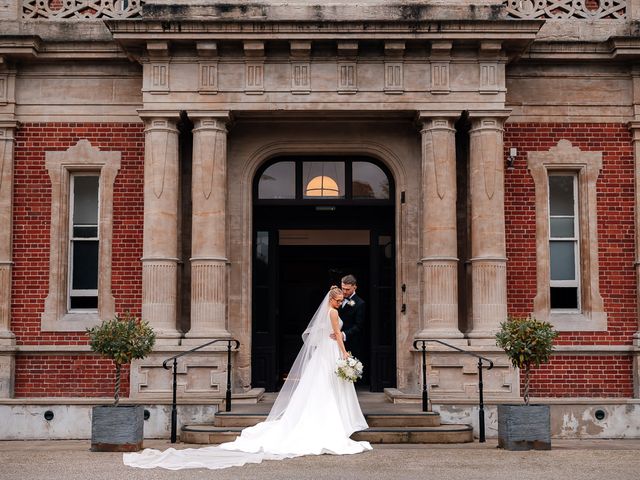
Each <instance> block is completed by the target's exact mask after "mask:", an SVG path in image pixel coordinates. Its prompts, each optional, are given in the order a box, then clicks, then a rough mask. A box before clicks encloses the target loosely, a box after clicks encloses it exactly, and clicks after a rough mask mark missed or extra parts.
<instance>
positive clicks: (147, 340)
mask: <svg viewBox="0 0 640 480" xmlns="http://www.w3.org/2000/svg"><path fill="white" fill-rule="evenodd" d="M87 334H88V335H89V339H90V343H89V344H90V346H91V350H93V351H94V352H96V353H99V354H101V355H104V356H105V357H107V358H110V359H111V360H113V361H114V362H115V363H116V364H119V365H123V364H126V363H130V362H131V360H133V359H141V358H144V357H146V356H147V355H148V354H149V353H151V350H152V349H153V345H154V344H155V341H156V334H155V333H154V332H153V329H152V328H151V327H150V326H149V323H148V322H145V321H141V320H140V319H138V318H136V317H135V316H133V315H132V314H131V313H129V312H127V313H125V314H124V315H122V316H120V315H116V316H115V317H114V318H113V319H112V320H105V321H104V322H102V325H100V326H97V327H93V328H90V329H87Z"/></svg>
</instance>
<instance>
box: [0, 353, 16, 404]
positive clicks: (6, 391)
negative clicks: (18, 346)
mask: <svg viewBox="0 0 640 480" xmlns="http://www.w3.org/2000/svg"><path fill="white" fill-rule="evenodd" d="M15 371H16V357H15V352H2V353H0V398H13V395H14V390H13V387H14V383H15Z"/></svg>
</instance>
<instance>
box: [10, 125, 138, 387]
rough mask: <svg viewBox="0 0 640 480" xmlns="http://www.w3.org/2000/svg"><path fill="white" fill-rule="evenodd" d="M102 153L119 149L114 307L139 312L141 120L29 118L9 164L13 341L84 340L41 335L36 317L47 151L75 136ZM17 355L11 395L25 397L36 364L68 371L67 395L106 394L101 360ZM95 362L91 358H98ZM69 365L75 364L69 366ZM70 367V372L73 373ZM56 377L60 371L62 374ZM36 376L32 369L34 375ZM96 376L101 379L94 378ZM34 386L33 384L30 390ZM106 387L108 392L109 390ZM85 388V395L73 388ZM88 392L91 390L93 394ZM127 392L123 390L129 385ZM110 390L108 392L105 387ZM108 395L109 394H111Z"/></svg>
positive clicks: (42, 271) (44, 273) (45, 256)
mask: <svg viewBox="0 0 640 480" xmlns="http://www.w3.org/2000/svg"><path fill="white" fill-rule="evenodd" d="M84 138H86V139H88V140H89V142H91V145H92V146H94V147H97V148H99V149H100V150H102V151H119V152H121V154H122V157H121V167H120V171H119V173H118V176H117V177H116V180H115V184H114V198H113V258H112V284H111V285H112V292H113V295H114V297H115V300H116V311H118V312H122V311H124V310H131V311H132V312H133V313H135V314H137V315H139V314H140V306H141V286H142V267H141V264H140V257H141V256H142V231H143V204H144V197H143V181H144V180H143V179H144V176H143V172H144V170H143V169H144V133H143V125H142V124H141V123H122V124H110V123H27V124H22V125H21V127H20V129H19V130H18V131H17V133H16V146H15V163H14V208H13V221H14V232H13V261H14V266H13V283H12V299H11V300H12V303H11V318H12V323H11V329H12V331H13V332H14V333H15V335H16V341H17V343H18V345H85V344H87V338H86V335H85V334H84V333H82V332H45V333H43V332H41V331H40V315H41V313H42V311H43V310H44V300H45V298H46V297H47V293H48V283H49V241H50V230H49V228H50V222H51V208H50V205H51V182H50V179H49V176H48V173H47V170H46V167H45V152H47V151H65V150H67V149H68V148H70V147H72V146H74V145H75V144H76V143H77V142H78V140H80V139H84ZM38 358H39V359H40V362H39V361H36V360H35V357H33V358H32V357H30V356H24V355H19V356H18V358H17V360H16V395H22V396H28V395H29V390H30V388H31V387H28V385H35V384H36V383H38V382H34V381H33V380H32V375H30V373H29V372H32V371H35V370H38V368H39V367H38V365H39V364H40V363H42V364H44V365H47V366H48V367H47V368H49V369H50V370H51V371H54V370H55V369H56V368H55V366H56V365H57V366H58V367H57V368H58V369H59V370H60V372H65V373H64V374H68V373H69V372H70V371H73V375H74V379H73V382H75V384H74V385H75V386H73V387H70V389H69V391H68V392H67V395H69V396H73V395H76V394H78V395H80V394H82V395H89V396H92V395H104V394H105V390H104V388H102V389H100V388H98V387H97V386H96V380H95V378H96V377H95V375H96V374H97V373H96V372H98V371H101V372H102V373H100V375H106V374H107V373H106V372H109V371H111V370H112V366H111V365H109V363H108V362H107V363H105V361H102V363H101V362H100V361H96V359H92V360H87V362H88V363H86V365H87V370H86V371H84V370H83V365H85V363H84V362H85V361H84V360H83V355H75V356H70V357H67V356H50V357H48V356H38ZM96 362H97V363H96ZM71 365H72V366H73V367H71ZM74 369H75V370H74ZM61 375H62V373H61ZM33 377H34V378H37V377H38V374H35V373H34V374H33ZM97 378H101V377H97ZM59 383H60V385H61V386H57V387H56V386H55V385H56V384H57V383H56V382H47V383H44V384H45V385H48V387H47V389H46V390H45V391H42V389H41V388H42V387H38V388H39V389H40V390H38V392H37V396H43V395H44V396H48V395H54V396H55V395H57V394H58V393H56V392H64V389H63V387H62V386H63V385H66V384H67V383H65V382H64V381H61V382H59ZM33 388H35V387H33ZM110 389H111V387H109V388H108V389H107V391H109V390H110ZM78 392H84V393H78ZM92 392H93V393H92ZM127 392H128V389H127ZM107 393H108V392H107ZM109 395H110V393H109Z"/></svg>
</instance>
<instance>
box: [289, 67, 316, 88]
mask: <svg viewBox="0 0 640 480" xmlns="http://www.w3.org/2000/svg"><path fill="white" fill-rule="evenodd" d="M291 93H293V94H296V95H306V94H308V93H311V63H310V62H291Z"/></svg>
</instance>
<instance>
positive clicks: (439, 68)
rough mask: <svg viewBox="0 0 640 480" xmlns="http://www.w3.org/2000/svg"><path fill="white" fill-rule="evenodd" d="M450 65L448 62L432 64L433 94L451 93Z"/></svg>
mask: <svg viewBox="0 0 640 480" xmlns="http://www.w3.org/2000/svg"><path fill="white" fill-rule="evenodd" d="M449 63H450V62H448V61H445V62H432V63H431V93H433V94H436V95H446V94H448V93H449V92H450V90H451V89H450V86H449Z"/></svg>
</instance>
